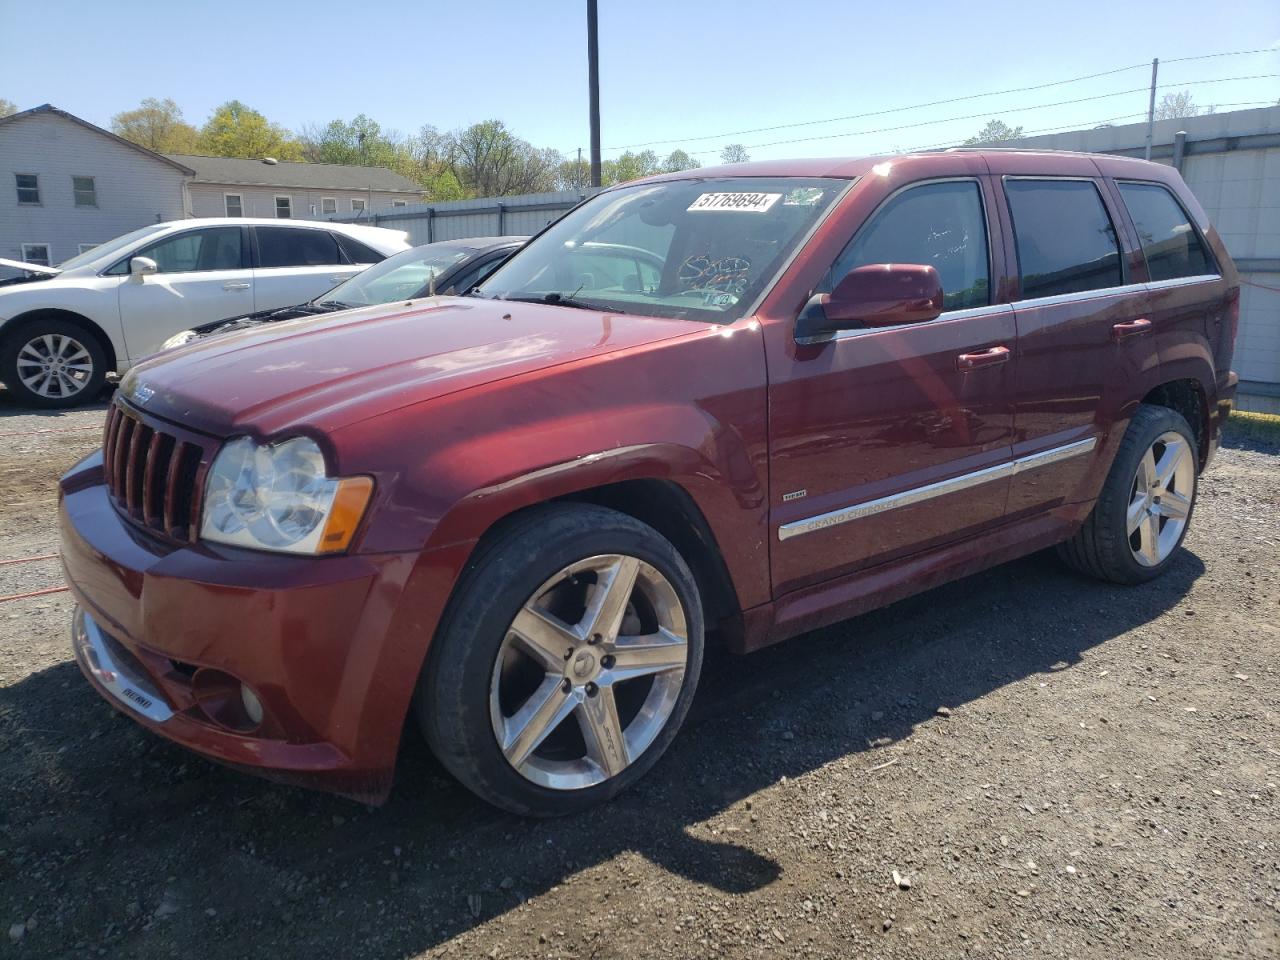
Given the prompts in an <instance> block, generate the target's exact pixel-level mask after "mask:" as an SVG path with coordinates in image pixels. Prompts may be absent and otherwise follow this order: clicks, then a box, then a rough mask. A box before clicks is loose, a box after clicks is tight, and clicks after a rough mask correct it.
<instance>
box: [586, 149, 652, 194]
mask: <svg viewBox="0 0 1280 960" xmlns="http://www.w3.org/2000/svg"><path fill="white" fill-rule="evenodd" d="M658 172H659V167H658V155H657V154H656V153H654V152H653V151H652V150H642V151H640V152H639V153H632V152H631V151H630V150H628V151H627V152H626V153H624V154H622V155H621V156H619V157H617V158H615V159H613V160H604V161H602V162H601V164H600V182H601V183H602V184H603V185H604V186H606V187H608V186H612V185H613V184H615V183H627V182H628V181H631V180H639V179H640V178H641V177H651V176H653V175H654V174H655V173H658Z"/></svg>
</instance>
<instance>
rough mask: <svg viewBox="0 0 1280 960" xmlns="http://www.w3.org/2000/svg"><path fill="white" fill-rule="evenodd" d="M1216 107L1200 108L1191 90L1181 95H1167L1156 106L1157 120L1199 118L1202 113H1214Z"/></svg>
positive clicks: (1184, 91)
mask: <svg viewBox="0 0 1280 960" xmlns="http://www.w3.org/2000/svg"><path fill="white" fill-rule="evenodd" d="M1214 109H1215V108H1214V107H1198V106H1196V102H1195V100H1194V99H1193V98H1192V96H1191V91H1190V90H1183V91H1182V92H1181V93H1166V94H1165V95H1164V96H1163V97H1161V98H1160V102H1159V103H1157V104H1156V119H1157V120H1181V119H1183V118H1184V117H1198V116H1200V114H1202V113H1213V111H1214Z"/></svg>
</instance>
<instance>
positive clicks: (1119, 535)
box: [1058, 404, 1199, 584]
mask: <svg viewBox="0 0 1280 960" xmlns="http://www.w3.org/2000/svg"><path fill="white" fill-rule="evenodd" d="M1170 431H1172V432H1174V433H1177V434H1180V435H1181V436H1182V438H1183V439H1184V440H1185V441H1186V443H1187V445H1188V447H1189V449H1190V450H1191V451H1192V455H1193V456H1197V458H1198V450H1199V446H1198V445H1197V443H1196V439H1195V434H1194V433H1192V431H1191V427H1190V426H1189V425H1188V424H1187V421H1186V419H1185V418H1183V416H1182V415H1181V414H1179V413H1178V412H1177V411H1174V410H1170V409H1169V408H1168V407H1156V406H1150V405H1147V404H1143V405H1141V406H1140V407H1138V410H1137V412H1136V413H1135V414H1134V415H1133V419H1132V420H1130V421H1129V427H1128V429H1127V430H1126V431H1125V435H1124V439H1123V440H1121V442H1120V449H1119V450H1118V451H1117V453H1116V458H1115V461H1114V462H1113V463H1112V464H1111V471H1110V472H1109V473H1108V474H1107V480H1106V482H1105V483H1104V484H1103V486H1102V492H1101V494H1099V496H1098V500H1097V502H1096V503H1095V504H1094V505H1093V510H1092V511H1091V512H1090V513H1089V516H1088V518H1086V519H1085V522H1084V524H1083V526H1081V528H1080V529H1079V531H1077V532H1076V534H1075V536H1073V537H1072V538H1071V539H1070V540H1068V541H1066V542H1065V543H1062V544H1059V545H1058V555H1059V556H1060V557H1062V559H1063V560H1064V561H1065V562H1066V563H1067V565H1068V566H1070V567H1071V568H1072V569H1074V570H1077V571H1079V572H1080V573H1084V574H1087V575H1089V576H1091V577H1096V578H1098V579H1099V580H1107V581H1110V582H1111V583H1122V584H1135V583H1145V582H1146V581H1148V580H1152V579H1154V578H1155V577H1158V576H1160V574H1162V573H1164V571H1165V570H1167V569H1168V568H1169V565H1170V564H1171V563H1173V562H1174V560H1175V559H1176V558H1177V556H1178V551H1179V550H1180V549H1181V548H1182V541H1183V539H1184V538H1185V537H1186V533H1187V530H1189V529H1190V528H1191V519H1192V516H1193V515H1194V513H1195V498H1196V490H1197V488H1198V483H1197V478H1196V474H1197V472H1198V460H1197V464H1196V469H1194V470H1193V471H1192V477H1193V480H1192V490H1191V497H1190V500H1191V507H1190V509H1189V510H1188V512H1187V518H1186V521H1187V522H1186V525H1185V526H1184V527H1183V529H1182V532H1181V534H1180V535H1179V537H1178V541H1177V544H1176V545H1175V546H1174V548H1173V549H1172V550H1170V551H1169V553H1168V555H1167V556H1166V557H1165V558H1164V559H1163V560H1162V561H1160V562H1159V563H1158V564H1155V565H1153V566H1145V565H1143V564H1142V563H1139V562H1138V559H1137V558H1136V557H1135V556H1134V551H1133V549H1132V547H1131V545H1130V540H1129V534H1128V532H1127V523H1126V518H1127V514H1128V508H1129V503H1130V499H1131V496H1132V493H1133V490H1134V480H1135V477H1136V475H1137V472H1138V465H1139V463H1140V461H1141V460H1142V458H1143V456H1144V455H1145V454H1146V452H1147V450H1148V448H1150V447H1151V445H1152V444H1153V443H1155V442H1156V440H1157V439H1158V438H1159V437H1160V436H1162V435H1163V434H1165V433H1168V432H1170Z"/></svg>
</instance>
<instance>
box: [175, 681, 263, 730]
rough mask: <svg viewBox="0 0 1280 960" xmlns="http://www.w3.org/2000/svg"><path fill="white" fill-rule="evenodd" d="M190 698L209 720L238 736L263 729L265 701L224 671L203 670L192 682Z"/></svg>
mask: <svg viewBox="0 0 1280 960" xmlns="http://www.w3.org/2000/svg"><path fill="white" fill-rule="evenodd" d="M191 696H192V697H193V698H194V699H195V701H196V704H197V705H198V706H199V707H200V711H201V713H203V714H204V715H205V716H206V717H207V718H208V719H209V720H211V721H212V722H213V723H216V724H217V725H218V726H220V727H225V728H226V729H228V730H233V731H235V732H236V733H253V732H254V731H255V730H257V729H258V727H260V726H262V718H263V711H262V701H261V700H259V699H258V697H257V695H256V694H255V693H254V692H253V691H252V690H250V689H249V688H248V687H246V686H245V685H244V684H243V683H241V682H240V681H239V680H238V679H237V678H235V677H233V676H232V675H231V674H229V673H225V672H224V671H222V670H214V669H212V668H211V667H201V668H200V669H199V670H197V671H196V672H195V675H194V676H193V677H192V678H191Z"/></svg>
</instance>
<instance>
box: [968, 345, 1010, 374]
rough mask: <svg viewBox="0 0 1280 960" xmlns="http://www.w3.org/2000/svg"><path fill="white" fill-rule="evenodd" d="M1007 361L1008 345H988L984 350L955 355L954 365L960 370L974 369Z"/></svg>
mask: <svg viewBox="0 0 1280 960" xmlns="http://www.w3.org/2000/svg"><path fill="white" fill-rule="evenodd" d="M1008 361H1009V348H1008V347H988V348H987V349H986V350H978V351H976V352H974V353H962V354H960V356H958V357H956V366H957V367H959V368H960V369H961V370H976V369H977V368H978V367H994V366H995V365H996V364H998V363H1007V362H1008Z"/></svg>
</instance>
